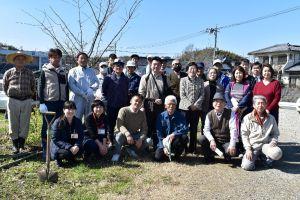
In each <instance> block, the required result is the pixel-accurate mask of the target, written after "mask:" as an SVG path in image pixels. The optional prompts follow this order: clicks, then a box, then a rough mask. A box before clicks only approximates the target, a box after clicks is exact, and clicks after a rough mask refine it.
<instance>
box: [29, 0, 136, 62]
mask: <svg viewBox="0 0 300 200" xmlns="http://www.w3.org/2000/svg"><path fill="white" fill-rule="evenodd" d="M62 1H63V2H65V3H67V4H68V5H69V6H71V9H72V10H73V11H76V12H77V20H76V24H77V27H75V28H74V27H72V26H71V25H70V24H69V23H68V20H70V19H64V18H63V17H62V15H61V14H60V13H58V11H57V10H56V9H55V8H53V7H51V6H50V7H49V9H48V10H39V11H40V13H41V14H42V17H37V16H34V15H33V14H32V13H30V12H28V11H24V12H25V13H26V14H27V15H29V16H30V17H32V19H34V21H35V24H28V23H26V24H27V25H31V26H36V27H39V28H40V29H41V30H42V31H43V32H44V33H45V34H47V35H48V36H49V37H50V38H51V39H52V40H53V42H54V44H55V46H57V47H58V48H60V49H61V50H62V51H63V53H64V54H66V55H70V56H74V55H75V54H76V53H77V52H79V51H84V52H86V53H87V54H88V55H89V56H90V57H96V59H93V60H92V62H93V63H91V64H92V65H94V64H96V63H97V62H99V60H100V59H101V57H102V56H103V54H104V53H105V52H106V51H107V50H108V48H109V47H110V46H111V45H112V44H113V43H114V42H116V41H117V40H118V39H120V37H121V35H122V32H123V31H124V29H125V27H126V26H127V25H128V23H129V22H130V21H131V20H132V19H133V18H134V14H135V13H136V11H137V9H138V7H139V5H140V4H141V2H142V0H132V2H131V4H130V6H129V10H128V11H126V13H125V17H123V19H122V22H121V24H120V25H119V28H117V29H116V30H115V33H114V34H113V35H112V36H111V38H110V39H109V41H106V43H105V42H104V41H103V40H102V38H103V34H104V32H105V30H106V28H107V25H108V23H109V22H110V20H111V19H112V18H111V17H112V16H113V14H114V13H116V11H117V10H118V8H119V6H121V5H120V4H121V2H120V0H62ZM122 2H125V1H122ZM73 22H74V20H73ZM90 26H93V33H90V31H85V30H86V27H90ZM100 46H102V48H100Z"/></svg>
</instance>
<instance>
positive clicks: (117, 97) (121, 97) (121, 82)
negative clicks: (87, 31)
mask: <svg viewBox="0 0 300 200" xmlns="http://www.w3.org/2000/svg"><path fill="white" fill-rule="evenodd" d="M123 68H124V62H123V61H121V60H120V59H115V61H114V63H113V72H112V74H110V75H109V76H106V77H105V78H104V81H103V84H102V97H103V100H105V101H106V102H107V110H106V111H107V118H108V133H109V140H110V143H111V144H113V143H114V129H115V126H116V120H117V116H118V112H119V110H120V109H121V108H122V107H124V106H127V105H128V102H129V101H128V83H129V81H128V78H127V77H126V76H125V75H124V73H123Z"/></svg>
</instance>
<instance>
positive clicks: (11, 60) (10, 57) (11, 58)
mask: <svg viewBox="0 0 300 200" xmlns="http://www.w3.org/2000/svg"><path fill="white" fill-rule="evenodd" d="M17 56H24V57H25V58H26V63H30V62H32V60H33V57H32V56H30V55H27V54H25V53H23V52H22V51H17V52H15V53H11V54H8V55H7V56H6V60H7V62H9V63H14V60H15V58H16V57H17Z"/></svg>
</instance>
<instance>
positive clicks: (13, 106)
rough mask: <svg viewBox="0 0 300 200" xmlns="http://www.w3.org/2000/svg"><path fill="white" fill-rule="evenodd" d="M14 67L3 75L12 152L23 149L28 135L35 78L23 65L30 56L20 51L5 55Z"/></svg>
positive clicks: (29, 60)
mask: <svg viewBox="0 0 300 200" xmlns="http://www.w3.org/2000/svg"><path fill="white" fill-rule="evenodd" d="M6 59H7V61H8V62H9V63H12V64H14V67H13V68H11V69H9V70H7V71H6V72H5V73H4V75H3V88H4V92H5V94H6V95H7V96H8V102H7V113H8V121H9V133H10V137H11V139H12V142H13V153H19V151H20V150H21V151H23V150H24V144H25V140H26V138H27V136H28V131H29V123H30V114H31V101H32V98H33V97H34V96H35V91H36V89H35V78H34V75H33V73H32V71H31V70H30V69H27V68H26V67H25V65H26V64H28V63H30V62H31V61H32V59H33V58H32V57H31V56H29V55H26V54H25V53H23V52H21V51H17V52H16V53H12V54H9V55H7V56H6Z"/></svg>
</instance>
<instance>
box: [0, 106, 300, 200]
mask: <svg viewBox="0 0 300 200" xmlns="http://www.w3.org/2000/svg"><path fill="white" fill-rule="evenodd" d="M279 116H280V119H279V128H280V132H281V136H280V138H279V141H280V147H281V148H282V150H283V152H284V155H283V158H282V160H280V161H278V162H276V163H275V164H274V167H273V168H272V169H269V168H265V167H264V166H262V165H259V166H258V167H257V170H256V171H253V172H247V171H244V170H242V169H241V168H240V162H241V159H235V160H234V164H226V163H224V162H223V161H222V159H217V162H216V163H215V164H211V165H205V164H204V163H203V157H202V156H201V155H199V156H198V155H187V156H186V157H185V158H183V160H182V161H181V162H179V163H175V162H171V163H169V162H166V163H156V162H153V161H150V160H149V161H144V162H136V161H130V160H128V161H125V163H124V164H123V165H121V166H118V165H117V166H115V165H112V164H111V163H110V164H109V165H108V166H106V167H105V166H102V165H99V166H98V167H96V168H90V169H89V168H87V167H85V166H83V165H79V166H77V167H74V168H70V169H58V168H57V167H55V166H54V171H58V172H59V176H60V179H59V182H58V183H57V184H45V185H44V184H42V183H39V182H38V181H37V177H36V170H37V168H40V167H41V166H43V163H41V162H40V161H37V160H31V161H28V162H24V163H22V164H20V165H19V166H17V167H13V168H11V169H8V170H4V171H2V172H0V199H24V198H27V199H126V200H127V199H159V200H165V199H176V200H177V199H243V200H247V199H280V200H282V199H300V114H298V113H297V112H296V111H295V110H287V109H285V110H282V109H281V110H280V114H279ZM146 160H147V159H146ZM52 164H53V163H52Z"/></svg>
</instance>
